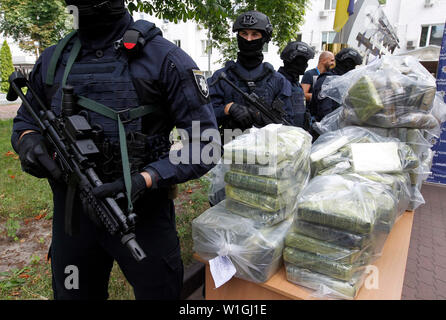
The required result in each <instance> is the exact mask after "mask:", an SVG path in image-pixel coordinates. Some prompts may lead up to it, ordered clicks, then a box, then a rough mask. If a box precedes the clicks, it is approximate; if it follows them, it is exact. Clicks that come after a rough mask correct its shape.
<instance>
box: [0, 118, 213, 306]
mask: <svg viewBox="0 0 446 320" xmlns="http://www.w3.org/2000/svg"><path fill="white" fill-rule="evenodd" d="M11 128H12V120H0V225H1V224H3V227H4V228H3V230H6V231H4V232H3V233H2V234H0V238H1V237H3V238H8V239H10V240H11V239H14V238H15V241H21V240H22V241H23V239H20V238H19V237H18V236H17V234H18V231H19V230H20V227H21V226H22V225H23V223H24V221H25V219H29V218H32V217H36V216H38V215H42V214H46V216H45V218H46V219H51V218H52V195H51V190H50V187H49V185H48V183H47V182H46V180H45V179H37V178H34V177H32V176H30V175H28V174H26V173H23V172H22V170H21V167H20V161H19V159H18V157H17V155H16V154H15V153H14V151H13V149H12V146H11V143H10V137H11ZM208 186H209V182H208V180H207V179H206V178H205V177H203V178H201V179H198V180H192V181H189V182H187V183H184V184H182V185H180V186H179V194H178V198H177V199H176V200H175V206H176V223H177V232H178V236H179V238H180V242H181V250H182V253H181V254H182V258H183V262H184V265H185V267H187V266H188V265H190V263H191V262H193V258H192V253H193V250H192V246H193V242H192V236H191V222H192V220H193V219H194V218H196V217H197V216H198V215H200V214H201V213H202V212H203V211H205V210H206V209H207V208H209V203H208V198H207V189H208ZM0 230H1V229H0ZM30 260H31V261H29V263H28V264H27V265H26V266H25V267H23V268H21V269H14V268H12V269H11V270H9V271H8V272H4V273H0V300H11V299H14V300H21V299H52V297H53V294H52V289H51V267H50V264H49V263H48V262H47V261H46V260H45V259H41V258H38V257H36V258H34V259H30ZM109 294H110V299H113V300H127V299H134V295H133V291H132V288H131V286H130V285H129V284H128V283H127V281H126V279H125V277H124V275H123V274H122V272H121V271H120V269H119V268H118V267H117V265H116V264H115V266H114V267H113V270H112V274H111V277H110V284H109Z"/></svg>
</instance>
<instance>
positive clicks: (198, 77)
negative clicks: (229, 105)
mask: <svg viewBox="0 0 446 320" xmlns="http://www.w3.org/2000/svg"><path fill="white" fill-rule="evenodd" d="M192 73H193V75H194V79H195V83H196V84H197V87H198V91H200V93H201V94H202V95H203V97H205V98H206V99H207V98H208V97H209V87H208V83H207V81H206V78H205V76H204V72H203V71H200V70H196V69H192Z"/></svg>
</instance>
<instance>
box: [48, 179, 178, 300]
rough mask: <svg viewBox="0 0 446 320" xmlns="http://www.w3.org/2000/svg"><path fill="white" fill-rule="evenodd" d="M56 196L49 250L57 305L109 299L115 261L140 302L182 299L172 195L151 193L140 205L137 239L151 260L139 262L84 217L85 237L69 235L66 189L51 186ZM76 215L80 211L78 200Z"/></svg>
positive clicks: (81, 232) (80, 233)
mask: <svg viewBox="0 0 446 320" xmlns="http://www.w3.org/2000/svg"><path fill="white" fill-rule="evenodd" d="M52 189H53V193H54V217H53V238H52V244H51V249H50V257H51V268H52V280H53V291H54V298H55V299H58V300H67V299H68V300H72V299H82V300H86V299H88V300H90V299H99V300H104V299H107V298H108V281H109V276H110V271H111V269H112V266H113V262H114V261H115V260H116V261H117V263H118V264H119V267H120V268H121V270H122V272H123V273H124V275H125V277H126V278H127V280H128V281H129V283H130V284H131V285H132V287H133V289H134V294H135V298H136V299H150V300H152V299H156V300H172V299H179V298H180V293H181V289H182V283H183V263H182V260H181V253H180V245H179V240H178V237H177V233H176V230H175V212H174V205H173V201H172V200H169V199H167V191H164V190H160V191H152V192H147V193H148V196H145V197H144V199H142V200H140V201H138V202H137V203H136V204H135V211H136V212H137V213H138V215H139V220H138V223H137V226H136V232H135V234H136V240H137V241H138V243H139V245H140V246H141V248H142V249H143V250H144V251H145V253H146V255H147V258H145V259H144V260H142V261H141V262H137V261H136V260H135V259H134V258H133V256H132V255H131V253H130V251H129V250H128V249H127V248H126V247H125V246H124V245H122V244H121V242H120V239H119V237H118V236H111V235H109V234H108V233H107V232H106V231H105V230H103V229H101V228H98V227H97V226H96V225H95V224H94V223H93V222H92V221H91V220H90V219H89V218H88V217H87V216H86V215H85V214H83V213H82V214H80V232H79V233H78V234H76V235H73V236H69V235H67V234H66V233H65V220H64V207H65V192H64V190H63V187H61V186H55V185H54V184H52ZM74 210H81V208H80V205H79V201H76V203H75V205H74Z"/></svg>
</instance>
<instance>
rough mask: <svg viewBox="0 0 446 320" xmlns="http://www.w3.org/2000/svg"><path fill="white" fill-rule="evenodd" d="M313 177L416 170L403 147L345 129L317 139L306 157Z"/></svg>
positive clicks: (391, 140) (416, 161)
mask: <svg viewBox="0 0 446 320" xmlns="http://www.w3.org/2000/svg"><path fill="white" fill-rule="evenodd" d="M310 161H311V167H312V170H313V175H317V174H334V173H348V172H356V173H359V172H379V173H400V172H403V171H407V170H410V169H414V168H417V167H418V166H419V159H418V157H417V155H416V154H415V153H414V151H413V149H412V148H410V146H408V145H407V144H406V143H402V142H400V141H399V140H398V139H396V138H386V137H382V136H380V135H379V134H376V133H374V132H372V131H370V130H368V129H366V128H362V127H356V126H351V127H345V128H343V129H339V130H336V131H333V132H328V133H325V134H323V135H322V136H320V137H319V138H318V139H317V140H316V141H315V143H314V144H313V146H312V149H311V155H310Z"/></svg>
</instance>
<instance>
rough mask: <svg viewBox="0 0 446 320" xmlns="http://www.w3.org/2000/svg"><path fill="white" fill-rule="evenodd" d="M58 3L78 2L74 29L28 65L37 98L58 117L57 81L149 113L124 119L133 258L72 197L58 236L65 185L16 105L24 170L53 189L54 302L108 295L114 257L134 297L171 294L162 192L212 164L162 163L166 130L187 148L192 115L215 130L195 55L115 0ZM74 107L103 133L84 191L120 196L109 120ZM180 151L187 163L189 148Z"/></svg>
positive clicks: (118, 108) (173, 245) (171, 250)
mask: <svg viewBox="0 0 446 320" xmlns="http://www.w3.org/2000/svg"><path fill="white" fill-rule="evenodd" d="M66 4H67V5H76V6H77V7H78V9H79V30H78V31H77V32H76V33H72V34H70V35H69V36H68V37H66V38H65V39H64V40H62V41H60V42H59V44H58V45H57V46H53V47H50V48H48V49H47V50H45V51H44V52H43V53H42V55H41V57H40V58H39V59H38V61H37V62H36V64H35V66H34V69H33V71H32V73H31V75H30V83H31V85H32V87H33V88H34V90H35V91H36V92H38V93H39V95H40V97H39V98H40V99H41V100H43V102H44V103H45V104H46V105H47V106H48V107H51V108H52V110H53V111H54V112H55V114H56V115H59V114H60V113H61V100H62V98H61V97H62V87H63V85H65V84H67V85H71V86H73V87H74V92H75V94H76V95H77V96H79V97H80V96H83V97H86V98H88V99H91V100H93V101H95V103H96V104H101V105H103V106H104V108H109V109H111V110H112V112H119V113H120V114H121V115H122V116H123V117H127V116H128V115H129V112H128V111H129V110H132V109H134V108H138V107H139V106H150V107H151V108H152V109H153V110H154V111H153V112H152V113H145V114H141V115H140V116H138V117H135V118H130V119H127V120H126V121H125V122H124V123H125V129H126V133H127V145H128V149H129V158H130V163H131V172H132V176H131V182H132V183H131V184H132V202H133V207H134V211H135V213H136V214H137V215H138V218H139V220H138V222H137V223H136V230H135V234H136V240H137V241H138V243H139V245H140V246H141V248H142V249H143V250H144V252H145V253H146V255H147V257H146V258H145V259H143V260H142V261H140V262H137V261H136V260H135V259H134V258H133V256H132V255H131V253H130V251H129V250H127V248H126V247H125V246H124V245H123V244H121V242H120V240H119V237H113V236H111V235H109V234H108V233H107V232H106V231H105V229H103V228H100V227H98V226H96V224H94V223H93V222H92V221H91V220H90V219H89V218H88V216H87V214H86V213H85V212H86V210H88V209H89V208H88V206H87V207H85V206H82V205H81V204H80V200H79V198H77V199H78V200H76V201H74V209H73V210H74V211H73V212H76V213H78V214H79V217H78V219H79V221H78V222H79V232H78V233H75V234H73V235H72V236H69V235H68V234H66V233H65V230H64V227H65V225H64V213H65V199H66V198H65V197H66V191H67V186H66V185H65V184H64V183H62V182H60V181H57V180H55V179H54V177H53V176H52V175H51V172H49V171H48V169H47V168H50V167H51V166H53V167H54V166H55V165H56V164H55V163H54V160H53V159H52V157H50V156H49V155H48V151H51V150H48V151H47V147H46V144H45V141H44V138H43V136H42V135H41V133H40V132H39V129H38V126H37V125H36V123H35V122H34V120H33V119H32V118H31V117H30V115H29V114H28V112H27V111H26V109H25V108H24V106H22V107H21V108H20V109H19V111H18V114H17V117H16V118H15V119H14V126H13V134H12V138H11V141H12V145H13V147H14V149H15V150H16V151H17V153H18V154H19V156H20V161H21V164H22V168H23V170H24V171H26V172H28V173H30V174H32V175H34V176H36V177H39V178H48V180H49V183H50V186H51V188H52V191H53V201H54V217H53V230H52V244H51V248H50V252H49V256H50V257H51V267H52V280H53V281H52V285H53V291H54V298H55V299H107V298H108V281H109V276H110V271H111V269H112V266H113V263H114V261H117V263H118V264H119V266H120V268H121V270H122V271H123V273H124V275H125V277H126V278H127V280H128V281H129V283H130V284H131V285H132V286H133V289H134V293H135V297H136V299H178V298H179V297H180V292H181V288H182V282H183V263H182V260H181V253H180V244H179V239H178V236H177V232H176V225H175V209H174V203H173V200H172V199H173V196H172V195H171V192H170V191H171V190H172V186H174V185H176V184H179V183H183V182H186V181H188V180H191V179H196V178H199V177H200V176H202V175H203V174H205V173H206V172H207V171H209V170H210V169H211V168H212V167H213V166H214V165H213V164H204V163H203V161H202V160H201V159H200V160H201V161H200V162H199V163H198V164H195V163H196V162H192V161H189V163H180V164H176V165H175V164H173V163H171V161H170V160H169V150H170V142H169V134H170V132H171V130H172V128H173V127H174V126H176V127H177V128H181V129H183V130H185V131H186V132H188V133H189V137H190V138H189V141H186V142H184V141H183V144H184V143H186V144H185V145H184V147H183V149H185V148H186V149H189V150H191V144H192V142H195V143H197V145H198V146H199V148H201V149H202V148H203V147H204V143H202V142H201V141H198V140H199V139H200V137H197V134H195V135H194V136H192V121H199V122H200V130H201V132H203V131H204V130H206V129H214V130H215V131H216V132H217V133H218V131H217V124H216V119H215V115H214V113H213V109H212V105H211V103H210V101H209V90H208V87H207V84H206V81H205V79H204V77H203V74H202V73H201V72H200V71H199V70H198V68H197V66H196V64H195V63H194V61H193V60H192V59H191V58H190V57H189V56H188V55H187V54H186V53H185V52H184V51H182V50H181V49H180V48H178V47H177V46H175V45H174V44H172V43H171V42H170V41H167V40H166V39H164V38H163V37H162V33H161V31H160V30H159V29H158V28H156V27H155V26H154V24H152V23H150V22H148V21H143V20H140V21H137V22H134V21H133V19H132V17H131V15H130V14H129V12H128V11H127V9H126V8H125V4H124V0H108V1H104V0H92V1H76V0H66ZM27 98H28V99H29V100H30V101H31V104H32V105H33V107H35V108H36V109H37V102H36V99H37V97H33V96H32V94H31V93H30V91H28V94H27ZM84 107H85V108H84ZM79 108H81V106H79ZM149 109H150V108H149ZM81 110H84V111H82V112H86V113H87V114H88V118H89V120H90V124H91V125H92V126H93V127H95V128H99V129H98V130H99V131H100V132H102V134H103V139H102V143H100V144H99V148H100V151H101V154H102V155H103V157H104V158H103V159H101V161H100V162H99V163H98V174H99V176H100V178H101V180H102V181H104V182H105V183H104V184H103V185H102V186H100V187H96V188H95V189H93V193H94V194H95V195H96V196H98V197H107V196H114V195H116V194H118V193H121V192H124V191H125V186H124V182H123V178H122V175H123V174H122V171H123V169H122V163H121V157H120V154H119V140H118V124H117V122H116V121H115V120H112V119H111V118H108V117H107V116H105V115H102V114H100V113H98V112H95V111H92V110H91V109H89V106H88V105H85V106H82V108H81ZM201 132H200V133H201ZM217 138H218V140H219V136H218V135H217ZM129 139H131V140H129ZM193 139H194V140H193ZM197 139H198V140H197ZM195 140H197V141H195ZM214 142H215V141H214ZM216 142H217V143H218V144H219V141H216ZM188 143H189V145H188ZM201 149H200V151H201ZM218 150H219V152H220V147H219V148H218ZM132 151H134V152H133V154H132ZM172 152H173V151H172ZM177 152H178V154H181V152H182V151H181V150H179V151H177ZM189 153H190V155H189V158H190V160H191V158H192V152H189ZM191 163H194V164H191ZM48 164H50V165H48ZM69 266H71V267H73V266H74V267H76V268H77V269H78V275H79V279H78V280H79V285H78V287H77V288H67V287H66V285H65V280H66V277H67V274H66V273H65V272H66V268H67V267H69Z"/></svg>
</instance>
